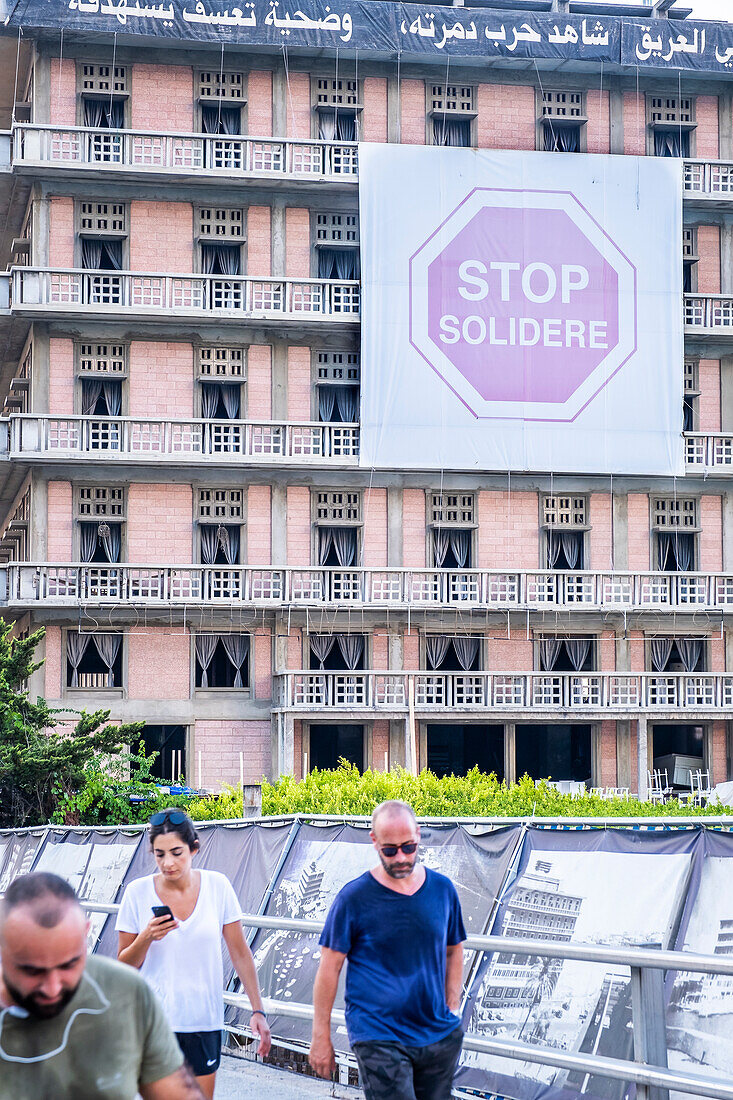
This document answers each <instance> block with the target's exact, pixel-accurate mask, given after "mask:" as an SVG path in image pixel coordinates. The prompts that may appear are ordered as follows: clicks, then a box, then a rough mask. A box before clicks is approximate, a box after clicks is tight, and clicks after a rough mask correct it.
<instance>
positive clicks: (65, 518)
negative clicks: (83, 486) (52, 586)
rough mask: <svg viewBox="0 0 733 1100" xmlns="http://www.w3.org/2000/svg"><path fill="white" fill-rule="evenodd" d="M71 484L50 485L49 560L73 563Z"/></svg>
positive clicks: (56, 482) (54, 483)
mask: <svg viewBox="0 0 733 1100" xmlns="http://www.w3.org/2000/svg"><path fill="white" fill-rule="evenodd" d="M71 517H72V510H71V483H70V482H69V481H49V483H48V560H49V561H51V562H53V561H57V562H65V561H71V560H72V558H71V535H72V518H71Z"/></svg>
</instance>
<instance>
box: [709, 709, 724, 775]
mask: <svg viewBox="0 0 733 1100" xmlns="http://www.w3.org/2000/svg"><path fill="white" fill-rule="evenodd" d="M711 740H712V746H711V748H712V752H711V757H712V759H711V760H710V761H709V763H710V783H711V785H712V786H714V785H715V784H716V783H725V781H726V780H727V778H728V752H727V736H726V723H725V722H713V730H712V738H711Z"/></svg>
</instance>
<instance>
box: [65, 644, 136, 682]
mask: <svg viewBox="0 0 733 1100" xmlns="http://www.w3.org/2000/svg"><path fill="white" fill-rule="evenodd" d="M66 686H67V688H74V689H77V688H78V689H80V690H90V689H91V690H97V691H105V690H109V689H110V688H121V687H122V635H121V634H82V633H80V632H78V631H75V630H70V631H68V633H67V635H66Z"/></svg>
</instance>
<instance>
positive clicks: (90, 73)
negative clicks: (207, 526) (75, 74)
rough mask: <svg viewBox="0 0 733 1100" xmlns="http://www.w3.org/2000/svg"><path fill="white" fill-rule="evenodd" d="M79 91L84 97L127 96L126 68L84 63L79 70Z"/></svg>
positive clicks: (123, 66)
mask: <svg viewBox="0 0 733 1100" xmlns="http://www.w3.org/2000/svg"><path fill="white" fill-rule="evenodd" d="M79 75H80V81H81V91H82V93H83V94H85V95H101V96H109V95H127V93H128V91H129V89H128V86H127V66H126V65H114V66H113V65H100V64H94V63H89V62H85V63H84V64H82V65H81V66H80V70H79Z"/></svg>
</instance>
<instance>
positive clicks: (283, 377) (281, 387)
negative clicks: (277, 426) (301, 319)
mask: <svg viewBox="0 0 733 1100" xmlns="http://www.w3.org/2000/svg"><path fill="white" fill-rule="evenodd" d="M287 418H288V345H287V344H285V343H283V342H282V341H281V340H276V341H273V344H272V419H273V420H287Z"/></svg>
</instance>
